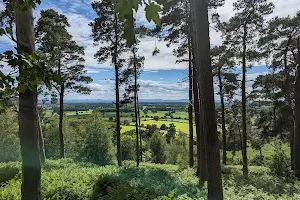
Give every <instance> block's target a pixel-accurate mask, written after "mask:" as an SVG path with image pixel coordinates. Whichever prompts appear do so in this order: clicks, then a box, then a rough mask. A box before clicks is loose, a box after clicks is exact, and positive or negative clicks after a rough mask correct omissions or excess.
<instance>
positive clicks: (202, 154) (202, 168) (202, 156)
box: [193, 65, 207, 181]
mask: <svg viewBox="0 0 300 200" xmlns="http://www.w3.org/2000/svg"><path fill="white" fill-rule="evenodd" d="M193 93H194V110H195V124H196V141H197V176H198V177H199V179H200V180H201V181H206V180H207V161H206V150H205V149H206V141H205V135H204V131H203V125H202V123H203V121H202V119H201V115H200V112H201V111H200V100H199V87H198V82H197V70H196V67H195V65H194V66H193Z"/></svg>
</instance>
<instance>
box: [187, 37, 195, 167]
mask: <svg viewBox="0 0 300 200" xmlns="http://www.w3.org/2000/svg"><path fill="white" fill-rule="evenodd" d="M188 43H189V107H188V112H189V133H190V136H189V164H190V167H193V166H194V130H193V129H194V123H193V69H192V67H193V66H192V50H191V41H190V38H189V41H188Z"/></svg>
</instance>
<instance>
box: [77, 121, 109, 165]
mask: <svg viewBox="0 0 300 200" xmlns="http://www.w3.org/2000/svg"><path fill="white" fill-rule="evenodd" d="M85 127H86V128H85V131H84V134H82V136H83V138H82V139H83V140H82V144H80V143H78V144H77V145H80V146H82V148H81V149H80V158H81V159H82V160H84V161H88V162H92V163H96V164H101V165H106V164H111V163H112V162H113V158H114V148H113V144H112V135H113V134H112V132H111V131H110V130H109V129H108V127H107V125H106V123H105V122H104V121H102V120H101V119H100V117H99V116H98V115H94V116H93V117H92V118H91V120H89V121H88V123H87V124H86V126H85Z"/></svg>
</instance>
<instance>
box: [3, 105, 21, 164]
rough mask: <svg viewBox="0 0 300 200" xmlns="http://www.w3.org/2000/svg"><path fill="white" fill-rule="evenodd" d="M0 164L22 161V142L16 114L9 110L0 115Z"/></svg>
mask: <svg viewBox="0 0 300 200" xmlns="http://www.w3.org/2000/svg"><path fill="white" fill-rule="evenodd" d="M0 119H2V120H0V152H1V153H0V162H8V161H17V160H19V159H20V145H19V144H20V141H19V136H18V123H17V116H16V113H15V112H14V111H13V110H12V109H7V110H6V111H4V113H1V114H0Z"/></svg>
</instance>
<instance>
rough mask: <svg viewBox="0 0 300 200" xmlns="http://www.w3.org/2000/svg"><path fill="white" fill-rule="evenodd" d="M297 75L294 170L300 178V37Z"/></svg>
mask: <svg viewBox="0 0 300 200" xmlns="http://www.w3.org/2000/svg"><path fill="white" fill-rule="evenodd" d="M297 47H298V55H297V75H296V82H295V108H294V109H295V110H294V114H295V125H296V126H295V134H294V136H295V139H294V153H295V155H294V171H295V176H296V177H297V178H298V179H300V70H299V69H300V37H299V38H298V40H297Z"/></svg>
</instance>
